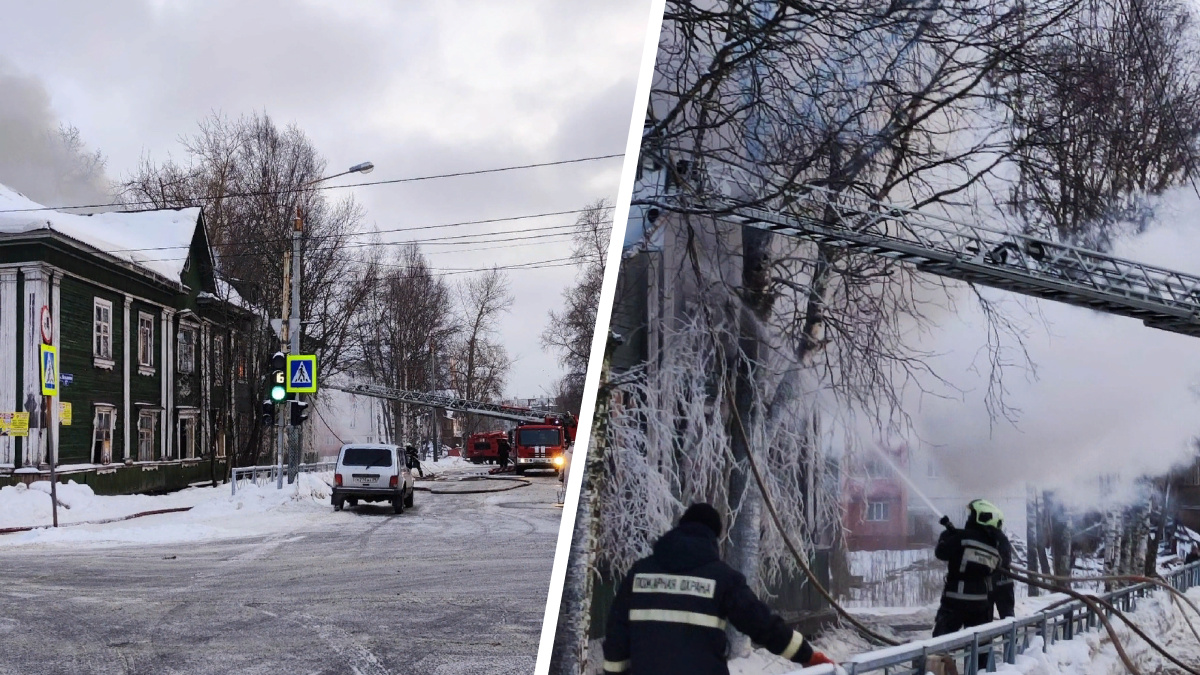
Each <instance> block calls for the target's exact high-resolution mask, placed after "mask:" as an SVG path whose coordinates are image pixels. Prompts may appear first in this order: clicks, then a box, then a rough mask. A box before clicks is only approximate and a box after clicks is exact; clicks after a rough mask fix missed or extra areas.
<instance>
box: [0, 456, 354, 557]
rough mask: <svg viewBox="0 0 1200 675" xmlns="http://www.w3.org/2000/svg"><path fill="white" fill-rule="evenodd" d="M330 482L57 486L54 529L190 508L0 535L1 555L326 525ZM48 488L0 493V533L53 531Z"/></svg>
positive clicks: (312, 478)
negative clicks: (162, 489) (149, 488)
mask: <svg viewBox="0 0 1200 675" xmlns="http://www.w3.org/2000/svg"><path fill="white" fill-rule="evenodd" d="M330 478H331V474H309V473H302V474H300V475H299V477H298V479H297V481H296V483H295V484H293V485H287V484H286V483H285V484H284V486H283V489H282V490H279V489H276V487H275V486H274V484H271V485H269V486H265V487H259V486H256V485H245V486H242V487H239V488H238V492H237V495H236V496H234V495H232V494H231V490H230V486H229V485H221V486H218V487H215V488H213V487H204V488H188V489H186V490H181V491H179V492H174V493H171V494H165V495H153V496H151V495H113V496H98V495H96V494H94V493H93V492H92V490H91V488H89V487H88V486H86V485H79V484H76V483H68V484H62V485H59V488H58V497H59V502H60V504H62V505H64V506H69V507H70V508H60V509H59V523H60V524H70V523H82V522H87V521H97V520H106V519H110V518H120V517H122V516H128V515H131V514H134V513H138V512H142V511H153V510H158V509H169V508H177V507H188V506H190V507H193V508H192V509H191V510H190V511H186V512H183V513H172V514H164V515H156V516H149V517H147V518H137V519H132V520H124V521H120V522H116V523H108V524H97V525H76V526H72V527H60V528H58V529H54V528H51V527H42V528H39V529H35V530H32V531H29V532H18V533H15V534H8V535H0V547H3V546H20V545H28V544H70V545H78V544H87V543H95V544H112V543H144V544H150V543H160V544H162V543H177V542H187V541H199V540H210V539H225V538H242V537H255V536H262V535H265V534H279V533H280V532H282V531H287V530H289V529H295V528H298V527H301V526H303V525H304V524H306V523H312V522H313V520H314V519H322V518H329V517H331V514H332V509H331V508H330V506H329V485H328V482H327V481H328V480H329V479H330ZM49 491H50V484H49V483H48V482H41V483H34V484H33V485H32V486H31V487H29V488H25V487H23V486H17V487H5V488H3V489H0V527H20V526H28V525H43V526H48V525H50V522H51V520H50V495H49Z"/></svg>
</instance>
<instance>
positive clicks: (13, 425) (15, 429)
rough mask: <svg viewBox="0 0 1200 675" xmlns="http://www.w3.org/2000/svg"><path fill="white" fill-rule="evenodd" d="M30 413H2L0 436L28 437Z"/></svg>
mask: <svg viewBox="0 0 1200 675" xmlns="http://www.w3.org/2000/svg"><path fill="white" fill-rule="evenodd" d="M28 435H29V413H27V412H19V413H0V436H28Z"/></svg>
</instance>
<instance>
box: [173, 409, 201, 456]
mask: <svg viewBox="0 0 1200 675" xmlns="http://www.w3.org/2000/svg"><path fill="white" fill-rule="evenodd" d="M188 426H190V427H191V429H190V431H191V433H190V434H188V436H187V440H188V443H187V447H184V442H183V440H184V433H183V430H184V428H185V427H188ZM199 431H200V415H199V414H197V413H196V412H194V411H181V412H180V413H179V420H178V421H177V422H176V423H175V445H176V446H178V448H179V459H196V458H197V457H198V456H199V455H198V454H197V452H198V450H199V448H200V443H199V439H197V438H196V434H197V433H199Z"/></svg>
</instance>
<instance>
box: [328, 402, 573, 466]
mask: <svg viewBox="0 0 1200 675" xmlns="http://www.w3.org/2000/svg"><path fill="white" fill-rule="evenodd" d="M326 386H327V388H329V389H337V390H339V391H345V392H349V393H351V394H360V395H363V396H372V397H374V398H381V399H384V400H388V401H400V402H401V403H408V404H410V405H417V406H425V407H429V408H442V409H444V410H453V411H455V412H464V413H472V414H475V415H481V416H484V417H492V418H496V419H502V420H508V421H510V422H516V423H517V427H516V428H515V429H513V430H511V431H509V432H507V433H506V432H499V433H501V434H505V436H506V439H507V440H508V442H509V447H510V448H511V451H510V452H511V454H510V455H509V459H510V460H511V461H512V463H513V466H514V467H515V469H516V472H517V473H518V474H523V473H525V472H526V471H527V470H537V469H551V470H553V471H554V472H555V473H561V472H562V470H563V468H564V467H565V466H566V463H567V450H568V449H569V448H570V447H571V445H572V444H573V443H574V442H575V427H576V421H575V418H574V417H573V416H572V415H570V414H564V413H561V412H558V411H554V410H539V409H534V408H517V407H513V406H507V405H501V404H499V403H486V402H484V401H472V400H470V399H465V398H459V397H456V396H446V395H444V394H431V393H427V392H420V391H408V390H405V389H393V388H391V387H382V386H379V385H374V384H354V385H348V386H344V387H343V386H329V385H326ZM476 436H477V435H473V436H471V437H470V438H471V439H475V438H476ZM497 442H498V441H497ZM473 445H474V444H473V443H469V444H468V452H472V450H471V449H470V448H471V447H473ZM496 456H497V458H498V457H499V448H498V447H497V450H496ZM468 457H470V455H468Z"/></svg>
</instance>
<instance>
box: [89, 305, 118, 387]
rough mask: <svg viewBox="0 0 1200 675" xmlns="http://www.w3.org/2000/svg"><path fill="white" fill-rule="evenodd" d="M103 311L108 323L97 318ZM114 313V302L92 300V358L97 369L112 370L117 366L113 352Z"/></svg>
mask: <svg viewBox="0 0 1200 675" xmlns="http://www.w3.org/2000/svg"><path fill="white" fill-rule="evenodd" d="M101 310H103V311H104V313H105V314H107V315H108V320H107V321H102V320H101V319H100V317H98V316H96V315H97V314H99V313H100V311H101ZM112 328H113V313H112V302H111V301H109V300H105V299H103V298H92V357H93V363H94V364H95V365H96V367H97V368H107V369H109V370H112V369H113V368H114V367H115V366H116V365H117V364H116V361H114V360H113V351H112V333H113V331H112Z"/></svg>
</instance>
